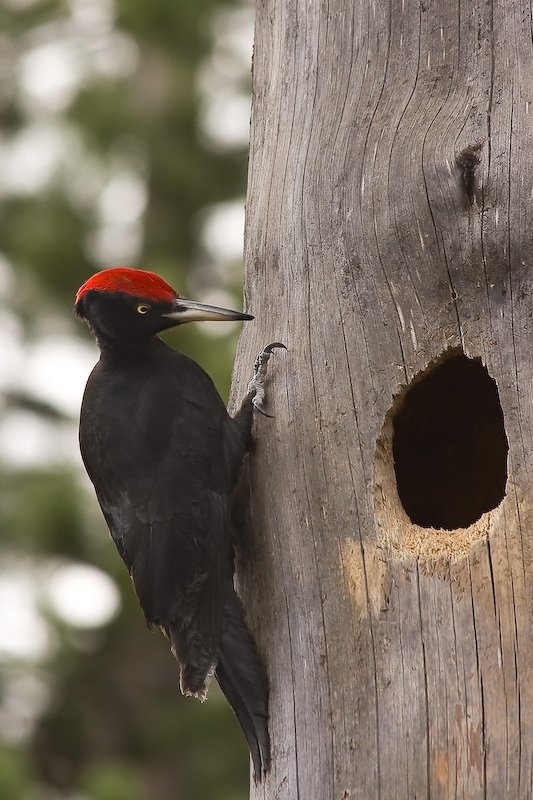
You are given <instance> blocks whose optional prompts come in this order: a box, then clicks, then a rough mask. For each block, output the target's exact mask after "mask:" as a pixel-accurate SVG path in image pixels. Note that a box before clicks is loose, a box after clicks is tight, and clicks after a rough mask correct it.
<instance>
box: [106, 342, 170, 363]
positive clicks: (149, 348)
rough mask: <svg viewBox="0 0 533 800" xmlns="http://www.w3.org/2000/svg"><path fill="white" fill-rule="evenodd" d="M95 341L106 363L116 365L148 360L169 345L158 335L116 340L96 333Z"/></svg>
mask: <svg viewBox="0 0 533 800" xmlns="http://www.w3.org/2000/svg"><path fill="white" fill-rule="evenodd" d="M96 341H97V344H98V347H99V348H100V353H101V357H102V359H103V360H104V361H106V362H108V363H113V364H116V365H121V364H124V365H127V364H131V363H135V364H139V363H140V362H141V361H145V360H146V361H149V360H152V359H153V358H156V357H157V355H158V354H160V353H162V352H163V351H164V350H168V349H169V347H168V345H167V344H165V342H163V341H162V340H161V339H160V338H159V337H158V336H154V337H153V338H151V339H128V340H127V341H126V340H116V339H109V338H107V337H100V336H98V335H97V337H96Z"/></svg>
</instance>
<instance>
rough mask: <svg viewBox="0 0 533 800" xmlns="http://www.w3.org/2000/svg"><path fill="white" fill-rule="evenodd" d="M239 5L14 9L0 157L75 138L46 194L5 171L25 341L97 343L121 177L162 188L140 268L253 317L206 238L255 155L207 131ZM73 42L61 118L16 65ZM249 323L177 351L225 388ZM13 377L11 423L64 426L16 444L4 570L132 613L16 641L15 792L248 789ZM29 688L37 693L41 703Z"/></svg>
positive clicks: (150, 197) (70, 464) (0, 540)
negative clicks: (101, 282) (26, 455)
mask: <svg viewBox="0 0 533 800" xmlns="http://www.w3.org/2000/svg"><path fill="white" fill-rule="evenodd" d="M242 7H243V6H242V3H241V2H238V1H237V0H233V1H232V0H194V2H193V0H157V2H154V0H116V2H115V5H112V4H111V2H106V1H105V0H72V1H71V2H66V1H63V0H33V2H32V1H30V2H28V0H26V2H18V3H17V2H14V0H11V2H0V148H1V147H2V146H9V145H11V144H12V143H13V142H15V141H16V140H17V137H19V136H21V134H23V133H24V131H25V130H27V129H28V127H30V126H32V125H41V126H42V125H45V126H48V127H51V128H57V129H60V130H61V132H62V139H61V141H62V147H64V152H62V153H61V157H60V158H59V159H58V161H57V164H56V166H55V167H54V170H53V173H52V174H51V175H49V176H48V178H47V179H46V180H45V181H43V182H42V185H40V186H39V187H38V188H35V187H33V188H32V189H30V190H25V189H23V190H19V189H16V188H15V189H13V187H12V186H11V188H10V186H5V185H4V186H3V188H2V176H1V175H0V261H1V264H2V265H4V266H5V269H4V272H5V273H6V275H7V276H8V279H7V280H6V282H5V287H4V290H3V291H2V293H1V295H0V318H2V317H3V318H4V319H7V320H8V321H9V325H12V326H15V328H16V330H17V331H18V335H19V338H20V340H21V341H22V343H23V344H24V346H27V347H31V346H32V343H35V342H36V341H38V340H39V338H40V337H42V336H44V335H45V334H48V333H49V332H50V331H59V332H60V333H61V334H62V335H65V334H66V335H67V336H69V337H72V339H73V340H76V339H77V340H86V341H87V342H89V333H88V331H87V330H86V329H85V328H84V327H83V326H81V325H80V324H79V323H78V322H76V321H75V320H74V319H73V317H72V301H73V296H74V293H75V291H76V289H77V287H78V286H79V285H80V284H81V283H82V282H83V281H84V280H85V279H86V278H87V277H88V275H90V274H91V273H92V272H94V271H95V270H96V269H98V268H100V267H102V266H110V264H108V263H101V262H100V261H99V257H98V247H97V246H94V242H95V241H96V240H97V238H98V231H99V228H102V226H103V225H105V220H104V221H102V210H101V207H100V206H99V203H100V200H101V193H102V187H103V186H105V184H106V180H108V179H109V178H110V176H112V175H113V171H114V170H117V169H119V170H120V169H122V170H125V171H126V172H128V171H129V172H130V173H131V172H133V173H134V174H135V175H136V176H137V178H136V179H137V181H138V183H140V184H141V185H142V186H143V187H144V191H145V192H146V206H145V208H144V209H143V211H142V214H140V218H139V220H138V221H137V222H136V225H137V232H136V236H137V239H138V244H137V246H136V248H133V250H134V251H135V252H134V256H133V260H131V259H130V258H129V256H128V261H127V263H130V264H132V265H133V266H144V267H147V268H150V269H153V270H154V271H156V272H159V273H160V274H162V275H163V276H164V277H165V278H166V279H167V280H168V281H169V282H170V283H172V284H173V285H174V286H176V287H177V288H179V289H180V290H182V291H183V293H184V294H186V295H188V296H191V297H194V296H197V297H198V294H200V295H201V294H202V292H203V291H204V290H205V289H208V288H216V289H222V290H224V291H225V292H231V293H232V294H233V298H232V302H233V303H235V305H236V307H238V306H239V303H240V302H241V297H240V286H241V278H242V275H241V267H240V263H239V262H238V261H237V262H236V263H227V262H225V263H216V258H214V257H213V256H212V255H210V254H209V253H208V252H207V251H206V248H205V243H203V242H202V240H201V237H200V232H201V221H202V210H203V209H205V208H206V207H209V206H212V204H216V203H222V202H224V201H228V200H232V199H236V198H240V197H242V195H243V193H244V185H245V164H246V152H245V148H244V146H243V145H242V143H237V144H235V145H234V146H228V145H226V146H224V145H221V144H217V143H216V142H213V141H210V140H209V136H208V135H207V134H206V133H205V131H202V128H201V125H200V116H201V111H202V104H203V103H204V102H205V98H203V96H202V92H201V89H200V88H199V87H200V84H201V82H200V81H199V75H201V70H202V69H203V68H204V67H205V64H206V63H207V62H208V60H209V59H210V58H211V57H212V53H213V48H215V47H216V46H217V33H216V31H217V29H220V24H222V23H221V20H222V21H224V20H226V23H225V25H226V29H227V27H228V24H229V26H230V27H231V19H232V18H231V16H229V17H228V16H227V15H228V14H229V15H231V14H232V13H237V12H238V13H240V10H241V9H242ZM244 10H245V13H250V10H249V8H247V7H245V9H244ZM87 13H93V14H98V13H100V14H101V15H103V18H105V19H107V20H108V23H109V19H110V20H111V24H110V25H109V24H108V30H107V34H106V35H108V37H109V36H111V37H113V36H114V37H116V42H117V45H120V46H122V45H124V47H125V48H126V52H130V51H131V54H133V55H132V57H131V59H130V61H131V62H132V64H133V66H130V67H128V68H124V69H122V70H120V69H118V70H117V69H114V68H111V69H107V71H106V69H97V68H94V64H93V61H94V59H96V61H94V63H97V61H98V59H97V58H96V57H97V56H98V46H97V45H96V50H95V51H94V52H93V51H91V44H90V42H89V43H88V44H87V43H85V44H84V42H83V41H81V42H80V35H79V31H78V32H76V30H77V29H76V24H78V26H79V24H81V23H79V20H81V22H82V23H83V19H84V17H83V14H87ZM106 15H107V16H106ZM224 15H226V16H224ZM76 20H78V22H76ZM228 20H229V23H228ZM217 21H218V22H217ZM75 22H76V24H74V23H75ZM217 25H218V28H217ZM104 27H105V26H104ZM82 28H83V25H82ZM58 39H61V40H67V41H68V42H71V43H72V42H73V43H74V44H73V47H74V50H73V52H74V56H73V58H80V59H81V60H82V61H83V65H84V69H83V70H82V72H83V76H82V77H81V78H79V79H78V80H77V81H74V88H73V89H72V91H71V96H70V97H69V98H68V100H66V101H63V103H62V104H59V106H58V107H56V108H52V109H50V108H47V107H45V104H42V105H41V106H39V103H38V101H36V100H35V99H33V100H32V98H31V97H29V98H28V96H25V95H24V87H23V85H22V83H21V80H20V74H21V70H22V69H23V68H26V69H30V68H31V64H32V62H31V59H30V61H28V54H29V53H31V51H32V49H34V48H36V47H37V46H41V45H43V43H44V44H50V45H53V44H54V43H57V41H58ZM113 41H114V40H113ZM76 47H77V48H78V49H79V53H81V55H76V53H77V52H78V51H77V50H76ZM84 47H85V49H84ZM128 48H129V51H128ZM133 56H134V57H133ZM228 57H229V59H230V61H231V55H229V56H228ZM126 61H127V58H126ZM28 64H29V66H28ZM25 65H26V66H25ZM33 68H34V69H37V68H38V65H37V66H34V67H33ZM230 72H231V70H230ZM234 72H235V74H237V70H234ZM248 79H249V74H246V72H244V73H243V74H242V77H237V78H234V84H236V87H235V85H234V89H235V88H236V90H237V91H238V92H241V94H242V97H245V96H246V93H247V92H248ZM239 82H240V85H239ZM117 165H118V166H117ZM23 169H24V165H23ZM28 170H31V163H29V164H28ZM20 177H21V178H22V179H23V178H24V175H23V174H21V176H20ZM15 184H16V180H15ZM95 237H96V238H95ZM117 261H119V262H120V261H122V259H121V258H119V259H117ZM199 299H201V297H200V298H199ZM8 329H9V326H8ZM237 332H238V331H236V330H232V331H231V332H230V333H228V334H227V335H223V336H222V337H218V338H216V339H214V338H213V337H212V335H208V333H207V332H204V331H202V328H201V326H199V325H197V326H190V328H188V329H186V330H185V331H184V332H183V333H181V334H180V335H179V337H178V338H177V339H175V340H174V343H175V344H178V342H179V344H178V346H179V347H180V349H183V350H184V351H186V352H188V353H189V354H190V355H192V356H193V357H194V358H196V359H197V360H199V361H200V362H201V363H202V365H203V366H204V367H205V368H206V369H207V370H208V371H209V372H210V373H211V374H212V375H213V377H214V378H215V380H216V381H217V383H218V386H219V388H220V390H221V392H222V393H223V395H225V394H226V393H227V390H228V386H229V379H230V372H231V362H232V355H233V348H234V345H235V337H236V335H237ZM3 335H4V334H3ZM4 345H5V339H4ZM95 360H96V350H95ZM67 379H68V376H67ZM2 386H3V387H4V393H3V397H2V402H1V405H0V414H1V416H3V418H4V421H6V420H8V421H9V419H10V417H9V415H10V414H12V413H13V412H14V411H15V412H23V413H24V415H25V417H24V419H27V420H30V419H31V418H33V417H35V418H36V419H38V420H39V421H40V422H42V423H43V424H46V426H47V428H48V430H51V431H52V432H53V433H54V435H53V436H52V437H51V438H50V439H49V441H50V442H51V444H50V445H49V448H50V453H49V454H48V453H44V454H43V457H42V458H41V459H39V460H38V461H37V462H36V463H29V464H16V463H15V464H13V463H11V462H10V460H9V458H7V457H4V456H2V451H1V449H0V480H1V484H2V492H1V497H0V572H2V573H3V574H5V573H6V572H9V570H10V569H12V567H13V565H16V569H17V570H20V569H21V568H24V569H26V573H27V574H29V575H31V576H34V578H35V580H37V581H41V582H42V581H43V580H44V581H45V577H44V578H43V576H46V574H47V569H48V567H49V565H50V564H57V563H69V562H76V563H77V562H82V563H88V564H91V565H93V566H95V567H97V568H99V569H101V570H102V571H104V572H105V573H106V574H108V575H110V576H112V578H113V580H114V581H115V582H116V584H117V586H118V587H119V590H120V595H121V609H120V612H119V614H118V616H116V618H115V619H113V621H112V622H110V623H109V624H108V625H106V626H104V627H103V628H97V629H94V630H87V629H83V630H81V629H80V630H77V629H75V628H73V627H71V626H69V625H68V624H67V623H65V621H64V620H62V619H61V617H60V616H58V615H57V614H54V612H53V610H51V609H50V608H49V607H47V606H46V603H44V602H43V607H42V609H41V613H42V617H43V620H44V622H43V624H45V625H46V627H47V631H48V636H49V640H50V642H51V644H50V646H49V647H48V648H46V654H45V655H44V656H43V657H41V658H39V659H35V658H33V659H31V658H24V657H16V656H13V654H11V653H9V651H7V650H3V651H2V650H1V649H0V797H2V798H6V800H52V799H54V800H56V799H59V798H62V799H63V798H71V799H72V800H74V799H76V800H144V798H148V799H149V800H168V799H169V798H186V799H187V800H202V798H216V800H230V799H231V800H239V799H240V798H244V797H246V796H247V785H248V756H247V751H246V748H245V745H244V742H243V739H242V736H241V733H240V729H239V728H238V726H237V723H236V721H235V719H234V717H233V715H232V713H231V711H230V710H229V709H228V707H227V705H226V703H225V701H224V700H223V698H222V696H221V695H220V693H219V692H218V688H217V687H215V686H214V685H213V687H212V689H211V692H210V699H209V702H207V703H206V704H205V705H200V704H198V703H196V702H194V701H191V700H185V699H183V698H181V696H180V695H179V692H178V673H177V669H176V665H175V663H174V661H173V659H172V657H171V655H170V652H169V650H168V646H167V643H166V642H165V641H164V639H163V637H161V636H160V635H158V634H152V633H149V632H148V631H147V630H146V628H145V625H144V621H143V618H142V615H141V612H140V610H139V608H138V605H137V602H136V600H135V598H134V596H133V592H132V588H131V585H130V581H129V578H128V576H127V574H126V572H125V569H124V568H123V565H122V563H121V562H120V560H119V558H118V556H117V554H116V552H115V549H114V547H113V545H112V543H111V542H110V540H109V537H108V534H107V530H106V528H105V526H104V523H103V520H102V519H101V517H100V513H99V511H98V509H97V506H96V500H95V498H94V496H93V494H92V491H90V487H89V486H88V485H87V482H86V480H85V478H84V477H83V475H82V473H81V469H78V467H77V466H76V464H75V462H74V460H69V458H67V457H66V456H63V455H62V450H61V448H60V447H58V448H57V450H56V447H55V444H54V442H55V441H56V440H55V438H54V436H55V435H57V440H58V441H59V439H61V441H64V440H65V439H66V440H67V441H68V440H71V442H74V441H75V437H76V427H75V426H76V420H74V419H71V418H70V416H69V414H66V413H65V412H64V410H62V409H61V408H59V407H56V406H55V405H54V404H53V403H50V402H45V401H43V400H42V398H39V396H38V395H37V394H34V393H32V392H31V391H29V390H26V389H21V388H20V387H18V386H17V385H16V382H14V385H10V376H9V375H4V376H2ZM0 421H1V418H0ZM48 455H49V456H50V458H48ZM80 466H81V465H80ZM21 565H22V566H21ZM2 613H3V612H2V609H0V614H2ZM32 687H33V689H34V688H35V687H38V689H39V691H37V700H35V702H33V705H32V701H31V697H32V692H33V689H32ZM30 690H31V691H30ZM26 706H27V707H28V710H27V712H26V711H24V708H26ZM13 720H15V722H16V724H15V723H14V722H13ZM16 725H19V727H20V730H19V729H18V728H17V726H16Z"/></svg>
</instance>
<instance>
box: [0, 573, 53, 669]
mask: <svg viewBox="0 0 533 800" xmlns="http://www.w3.org/2000/svg"><path fill="white" fill-rule="evenodd" d="M38 591H39V590H38V585H37V583H36V580H35V575H34V574H33V572H32V571H31V570H23V569H18V568H16V567H15V568H13V566H12V568H11V569H10V570H9V572H7V570H6V571H2V572H0V608H1V609H2V613H1V614H0V659H1V658H2V657H4V658H5V657H6V656H8V657H11V658H22V659H27V660H29V661H39V660H40V659H42V658H43V657H44V656H45V655H46V653H47V652H48V650H49V647H50V636H49V631H48V627H47V625H46V623H45V622H44V621H43V619H42V617H41V615H40V613H39V608H38Z"/></svg>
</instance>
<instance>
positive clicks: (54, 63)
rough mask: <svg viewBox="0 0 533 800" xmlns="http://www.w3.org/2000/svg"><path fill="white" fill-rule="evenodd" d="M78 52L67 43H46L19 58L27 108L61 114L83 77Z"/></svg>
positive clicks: (65, 41)
mask: <svg viewBox="0 0 533 800" xmlns="http://www.w3.org/2000/svg"><path fill="white" fill-rule="evenodd" d="M78 56H79V50H78V48H77V47H76V45H75V43H74V42H69V41H67V40H63V41H55V42H48V43H46V44H43V45H40V46H38V47H35V48H34V49H33V50H30V51H28V52H27V53H26V54H24V55H23V56H21V58H20V64H19V71H20V86H21V90H22V95H23V98H24V100H25V101H26V103H27V104H28V107H29V108H31V107H32V106H33V105H36V106H37V107H41V108H46V109H48V110H50V111H61V110H63V109H64V108H66V107H67V106H68V105H69V104H70V103H71V101H72V100H73V99H74V96H75V94H76V92H77V91H78V88H79V86H80V83H81V81H82V76H83V69H82V65H81V62H80V59H79V57H78Z"/></svg>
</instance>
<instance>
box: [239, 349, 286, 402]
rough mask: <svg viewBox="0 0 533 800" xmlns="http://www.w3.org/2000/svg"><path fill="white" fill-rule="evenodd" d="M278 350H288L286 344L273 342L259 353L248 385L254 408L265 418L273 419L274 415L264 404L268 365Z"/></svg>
mask: <svg viewBox="0 0 533 800" xmlns="http://www.w3.org/2000/svg"><path fill="white" fill-rule="evenodd" d="M276 348H282V349H283V350H286V349H287V348H286V347H285V345H284V344H282V343H281V342H272V344H267V346H266V347H265V349H264V350H263V351H262V352H261V353H259V355H258V356H257V358H256V359H255V364H254V377H253V378H252V380H251V381H250V383H249V384H248V392H249V393H250V394H252V395H253V396H252V404H253V406H254V408H256V409H257V410H258V411H259V412H260V413H261V414H263V416H264V417H272V414H269V413H268V412H267V411H265V408H264V402H265V378H266V374H267V365H268V362H269V360H270V356H271V355H272V352H273V351H274V350H275V349H276Z"/></svg>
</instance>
